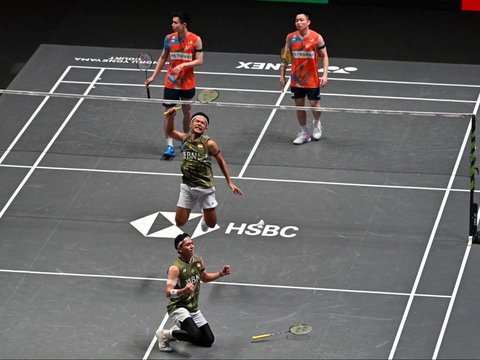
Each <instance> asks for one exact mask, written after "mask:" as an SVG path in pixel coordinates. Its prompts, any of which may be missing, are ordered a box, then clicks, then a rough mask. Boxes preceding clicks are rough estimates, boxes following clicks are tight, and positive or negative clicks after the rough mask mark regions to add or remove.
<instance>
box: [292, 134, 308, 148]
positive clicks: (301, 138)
mask: <svg viewBox="0 0 480 360" xmlns="http://www.w3.org/2000/svg"><path fill="white" fill-rule="evenodd" d="M310 140H311V138H310V134H309V133H306V132H303V131H302V132H301V133H299V134H298V135H297V137H296V138H295V140H293V143H294V144H295V145H301V144H305V143H307V142H309V141H310Z"/></svg>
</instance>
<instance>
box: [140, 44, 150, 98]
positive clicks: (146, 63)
mask: <svg viewBox="0 0 480 360" xmlns="http://www.w3.org/2000/svg"><path fill="white" fill-rule="evenodd" d="M152 65H153V61H152V56H151V55H150V54H149V53H147V52H142V53H140V55H139V56H138V62H137V66H138V69H139V70H142V71H145V80H147V79H148V70H149V69H150V68H151V67H152ZM145 87H146V88H147V97H148V98H149V99H150V88H149V87H148V86H145Z"/></svg>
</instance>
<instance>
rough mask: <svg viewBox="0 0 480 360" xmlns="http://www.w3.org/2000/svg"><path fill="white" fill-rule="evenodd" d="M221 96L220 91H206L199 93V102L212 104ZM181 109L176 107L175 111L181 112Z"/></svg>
mask: <svg viewBox="0 0 480 360" xmlns="http://www.w3.org/2000/svg"><path fill="white" fill-rule="evenodd" d="M219 96H220V93H219V92H218V90H214V89H205V90H202V91H200V92H199V93H198V95H197V100H198V102H199V103H201V104H206V103H211V102H212V101H215V100H217V99H218V97H219ZM180 109H181V106H176V107H175V110H180ZM167 112H168V110H167V111H165V112H164V113H163V115H167Z"/></svg>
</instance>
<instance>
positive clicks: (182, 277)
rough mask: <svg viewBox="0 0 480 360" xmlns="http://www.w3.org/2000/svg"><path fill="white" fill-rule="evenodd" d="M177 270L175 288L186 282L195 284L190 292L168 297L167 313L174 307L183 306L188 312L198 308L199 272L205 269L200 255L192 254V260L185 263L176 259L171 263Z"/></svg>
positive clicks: (184, 284)
mask: <svg viewBox="0 0 480 360" xmlns="http://www.w3.org/2000/svg"><path fill="white" fill-rule="evenodd" d="M172 265H174V266H176V267H177V268H178V270H179V275H178V281H177V284H176V286H175V289H182V288H184V287H185V286H186V285H187V284H188V283H193V284H195V290H194V291H193V292H192V293H189V294H185V295H180V296H179V297H177V298H174V299H173V298H170V301H169V302H168V305H167V310H168V314H171V313H172V312H173V311H175V310H176V309H178V308H180V307H183V308H185V309H187V310H188V311H190V312H194V311H197V310H198V298H199V295H200V274H201V273H202V271H204V270H205V268H204V267H203V260H202V258H201V257H199V256H196V255H193V258H192V261H191V262H190V263H189V264H187V263H185V262H183V261H182V260H180V258H178V259H176V260H175V261H174V262H173V264H172Z"/></svg>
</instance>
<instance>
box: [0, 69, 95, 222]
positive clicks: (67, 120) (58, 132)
mask: <svg viewBox="0 0 480 360" xmlns="http://www.w3.org/2000/svg"><path fill="white" fill-rule="evenodd" d="M102 73H103V71H102V70H100V71H99V72H98V74H97V76H96V77H95V79H94V80H93V82H92V83H91V84H90V86H89V87H88V88H87V90H85V92H84V95H87V94H88V93H89V92H90V90H91V89H93V87H94V86H95V82H96V81H97V80H98V79H99V78H100V76H101V75H102ZM83 100H84V99H79V100H78V101H77V103H76V104H75V106H74V107H73V109H72V110H71V111H70V113H69V114H68V116H67V117H66V119H65V120H64V121H63V123H62V125H60V127H59V128H58V130H57V132H56V133H55V134H54V135H53V137H52V138H51V140H50V142H49V143H48V144H47V146H46V147H45V149H44V150H43V151H42V153H41V154H40V156H39V157H38V158H37V160H36V161H35V163H34V164H33V166H32V167H31V168H30V170H29V171H28V173H27V175H25V177H24V178H23V180H22V181H21V182H20V184H19V185H18V187H17V188H16V189H15V191H14V192H13V194H12V196H11V197H10V199H8V201H7V203H6V204H5V206H4V207H3V208H2V210H1V211H0V219H1V218H2V217H3V215H4V214H5V212H6V211H7V209H8V208H9V207H10V204H11V203H12V202H13V200H14V199H15V198H16V197H17V195H18V193H19V192H20V190H21V189H22V188H23V186H24V185H25V183H26V182H27V181H28V179H29V178H30V176H31V175H32V174H33V172H34V171H35V169H36V168H37V167H38V164H40V162H41V161H42V159H43V158H44V157H45V155H46V154H47V152H48V150H50V148H51V147H52V145H53V143H54V142H55V140H57V137H58V136H59V135H60V133H61V132H62V131H63V129H64V128H65V126H66V125H67V124H68V122H69V121H70V119H71V118H72V116H73V114H75V112H76V111H77V109H78V108H79V106H80V105H81V104H82V102H83Z"/></svg>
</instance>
